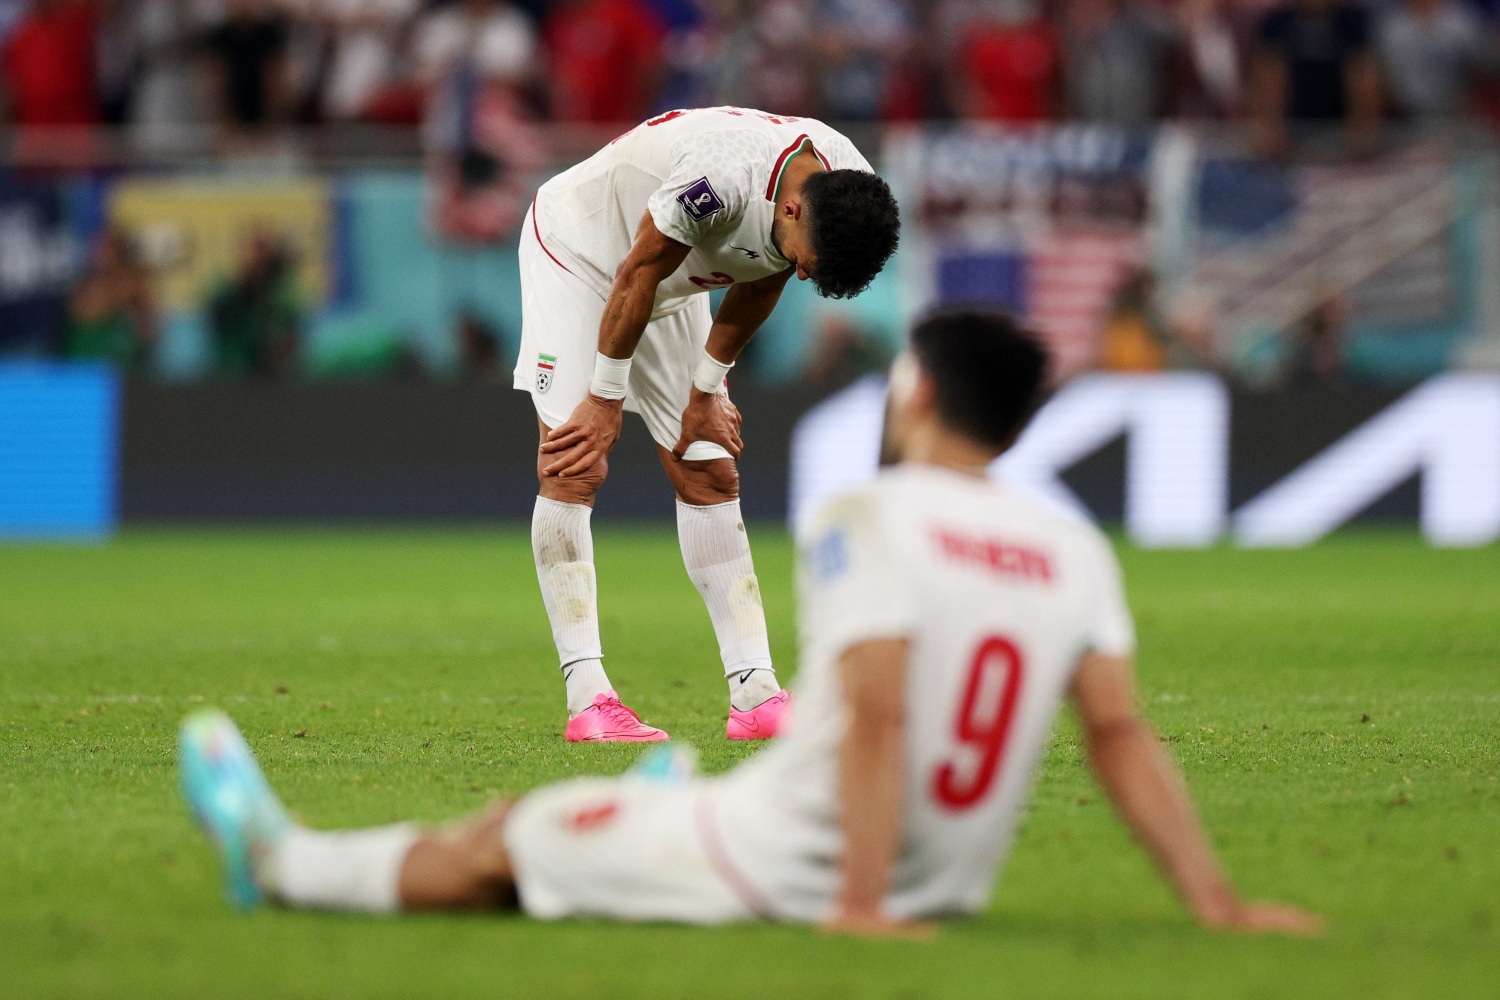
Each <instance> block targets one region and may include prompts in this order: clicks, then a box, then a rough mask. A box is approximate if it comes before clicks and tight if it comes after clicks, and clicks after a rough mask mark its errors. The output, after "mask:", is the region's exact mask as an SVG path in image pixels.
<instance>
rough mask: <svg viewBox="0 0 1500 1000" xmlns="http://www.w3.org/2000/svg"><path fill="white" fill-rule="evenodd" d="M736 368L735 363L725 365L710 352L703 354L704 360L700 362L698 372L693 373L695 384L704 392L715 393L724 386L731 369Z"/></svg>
mask: <svg viewBox="0 0 1500 1000" xmlns="http://www.w3.org/2000/svg"><path fill="white" fill-rule="evenodd" d="M733 367H734V362H733V361H731V362H729V364H727V365H726V364H725V363H724V362H722V361H719V360H717V359H715V358H714V356H713V355H712V354H709V353H708V351H704V352H703V359H702V360H701V361H699V362H698V370H697V371H695V372H693V384H694V385H696V386H697V387H698V389H699V390H700V391H702V392H707V393H715V392H718V391H719V386H721V385H723V384H724V377H725V376H726V375H728V374H729V369H731V368H733Z"/></svg>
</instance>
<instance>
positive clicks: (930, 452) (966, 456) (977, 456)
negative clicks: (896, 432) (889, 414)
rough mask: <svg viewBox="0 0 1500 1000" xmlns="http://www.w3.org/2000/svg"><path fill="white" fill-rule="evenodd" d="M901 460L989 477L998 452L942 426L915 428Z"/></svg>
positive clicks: (962, 473)
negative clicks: (948, 430) (991, 465)
mask: <svg viewBox="0 0 1500 1000" xmlns="http://www.w3.org/2000/svg"><path fill="white" fill-rule="evenodd" d="M901 460H902V461H903V462H910V463H913V464H916V465H936V466H939V467H941V468H944V469H949V470H951V471H953V472H957V473H959V474H961V475H965V476H973V477H974V478H976V479H985V478H987V477H988V476H989V468H990V463H991V462H993V461H994V460H995V453H994V451H993V450H992V449H990V448H987V447H985V446H984V445H981V444H977V443H975V442H973V441H969V440H967V439H965V438H962V437H958V436H957V435H954V434H951V433H949V432H947V431H945V430H943V429H941V428H938V427H933V426H930V425H929V426H927V427H918V428H915V429H913V431H912V433H911V437H910V439H909V440H908V441H907V443H906V447H905V448H903V449H902V454H901Z"/></svg>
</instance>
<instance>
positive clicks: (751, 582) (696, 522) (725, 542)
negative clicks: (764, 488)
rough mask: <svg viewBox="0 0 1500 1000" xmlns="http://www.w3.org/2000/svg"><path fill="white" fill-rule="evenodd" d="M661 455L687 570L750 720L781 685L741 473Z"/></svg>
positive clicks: (736, 703)
mask: <svg viewBox="0 0 1500 1000" xmlns="http://www.w3.org/2000/svg"><path fill="white" fill-rule="evenodd" d="M658 451H659V453H660V455H661V461H662V466H663V467H664V468H665V469H666V470H667V475H668V477H670V478H671V480H672V485H673V487H674V488H675V489H676V491H677V539H678V542H679V543H680V544H681V546H682V562H683V565H684V566H685V567H686V568H687V572H688V576H689V577H691V578H692V581H693V585H694V586H696V587H697V588H698V593H699V594H701V595H702V596H703V603H704V604H706V605H707V606H708V615H709V618H710V619H712V620H713V625H714V634H715V636H717V638H718V640H719V655H720V657H721V658H722V659H723V662H724V675H725V677H726V678H727V679H728V681H729V693H730V698H729V700H730V705H731V706H732V708H733V710H734V711H736V712H751V711H753V710H754V709H756V708H758V707H759V706H761V705H763V704H765V703H766V702H767V701H769V700H770V699H772V698H774V697H776V696H777V695H778V694H779V693H780V691H781V685H780V684H779V683H778V682H777V680H776V671H775V669H774V668H773V667H772V665H771V647H770V643H769V641H768V640H767V637H766V615H765V609H764V608H763V606H762V605H761V597H760V583H759V581H757V580H756V577H755V563H754V560H753V559H752V557H751V555H750V537H749V535H748V534H747V533H746V532H745V522H744V519H743V518H742V517H741V516H740V498H739V473H738V471H737V469H736V468H735V463H734V459H732V458H717V459H712V460H709V461H702V462H689V461H679V460H678V459H676V458H674V457H673V455H672V453H671V452H670V451H668V450H667V449H665V448H658Z"/></svg>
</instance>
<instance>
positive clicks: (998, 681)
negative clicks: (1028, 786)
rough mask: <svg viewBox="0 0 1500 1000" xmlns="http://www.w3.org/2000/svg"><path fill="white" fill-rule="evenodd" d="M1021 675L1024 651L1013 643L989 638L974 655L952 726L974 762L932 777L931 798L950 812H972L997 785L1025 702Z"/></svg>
mask: <svg viewBox="0 0 1500 1000" xmlns="http://www.w3.org/2000/svg"><path fill="white" fill-rule="evenodd" d="M1021 673H1022V670H1021V651H1020V650H1018V649H1016V646H1015V643H1013V642H1011V641H1010V640H1009V639H1005V638H1002V637H1001V636H990V637H989V638H987V639H985V640H984V641H983V642H981V643H980V644H979V648H978V649H976V650H975V651H974V659H973V661H972V662H971V663H970V664H969V679H968V681H967V682H966V683H965V685H964V697H963V701H962V703H960V705H959V709H958V718H957V719H956V720H954V726H953V735H954V737H955V738H956V739H957V740H958V742H959V743H961V744H963V746H964V747H966V748H967V749H968V751H969V753H968V754H966V755H965V756H966V757H968V758H970V759H969V760H967V761H963V762H962V763H960V762H957V761H954V760H949V761H948V762H947V763H945V764H943V765H942V766H941V767H939V768H938V769H937V771H936V772H935V773H934V774H933V778H932V793H933V795H934V796H936V798H937V800H938V802H940V803H942V804H943V805H944V806H947V807H948V808H949V809H968V808H970V807H971V806H973V805H975V804H976V803H978V802H979V800H980V799H982V798H984V797H985V795H987V794H988V793H989V790H990V786H991V785H993V784H994V783H995V777H996V775H998V774H999V773H1000V761H1001V760H1002V759H1003V757H1004V755H1005V745H1006V743H1007V742H1008V741H1009V739H1010V729H1011V723H1012V722H1014V721H1015V717H1016V705H1017V704H1018V703H1019V702H1020V700H1021ZM963 765H967V766H963Z"/></svg>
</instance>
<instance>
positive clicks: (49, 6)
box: [0, 0, 100, 125]
mask: <svg viewBox="0 0 1500 1000" xmlns="http://www.w3.org/2000/svg"><path fill="white" fill-rule="evenodd" d="M97 28H98V25H97V21H96V18H95V15H94V5H93V4H92V3H90V2H89V0H33V2H32V3H31V5H30V6H29V7H28V8H27V10H26V12H25V13H24V14H22V15H21V17H20V18H19V19H18V20H17V21H16V22H15V23H14V25H13V26H12V27H11V31H10V35H9V37H8V38H6V39H5V43H4V48H3V50H0V81H3V86H0V89H3V90H4V92H5V95H6V100H7V103H8V105H9V108H8V111H9V115H8V117H9V119H10V121H11V122H13V123H14V124H16V125H93V124H95V123H97V122H98V121H99V110H100V108H99V62H98V44H99V38H98V30H97Z"/></svg>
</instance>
